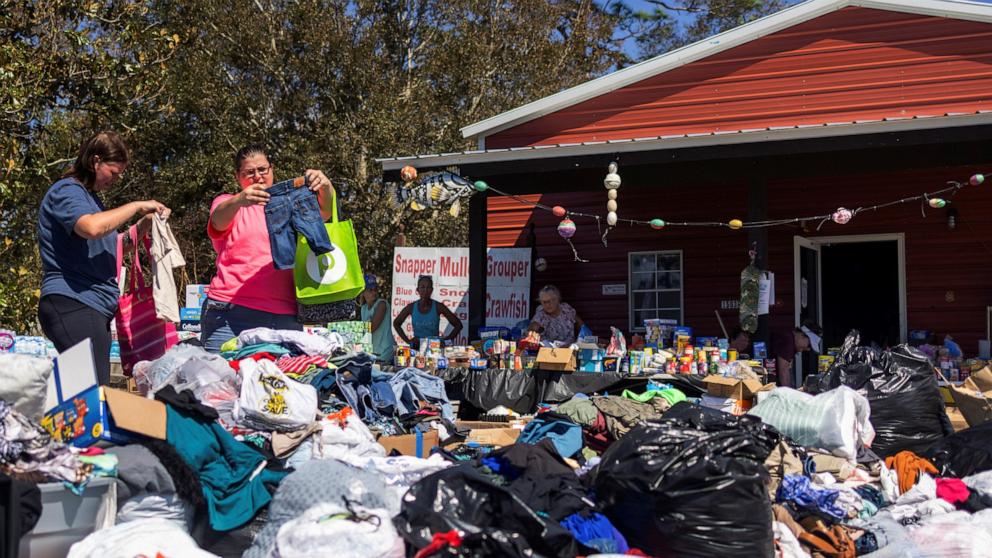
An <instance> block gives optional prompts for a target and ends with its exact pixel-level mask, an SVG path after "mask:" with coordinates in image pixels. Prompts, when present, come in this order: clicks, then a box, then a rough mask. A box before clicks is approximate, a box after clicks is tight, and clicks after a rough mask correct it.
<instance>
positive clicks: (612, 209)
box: [606, 200, 617, 213]
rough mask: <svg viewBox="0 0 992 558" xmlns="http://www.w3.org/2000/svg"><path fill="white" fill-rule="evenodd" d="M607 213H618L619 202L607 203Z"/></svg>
mask: <svg viewBox="0 0 992 558" xmlns="http://www.w3.org/2000/svg"><path fill="white" fill-rule="evenodd" d="M606 211H610V212H613V213H616V212H617V200H609V201H607V202H606Z"/></svg>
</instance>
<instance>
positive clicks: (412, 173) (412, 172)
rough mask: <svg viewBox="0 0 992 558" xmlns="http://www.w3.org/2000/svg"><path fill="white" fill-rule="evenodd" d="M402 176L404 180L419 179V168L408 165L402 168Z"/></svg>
mask: <svg viewBox="0 0 992 558" xmlns="http://www.w3.org/2000/svg"><path fill="white" fill-rule="evenodd" d="M400 178H401V179H403V182H413V181H414V180H416V179H417V169H415V168H413V167H411V166H410V165H407V166H405V167H403V168H401V169H400Z"/></svg>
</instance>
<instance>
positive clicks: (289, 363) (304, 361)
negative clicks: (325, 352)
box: [276, 355, 327, 374]
mask: <svg viewBox="0 0 992 558" xmlns="http://www.w3.org/2000/svg"><path fill="white" fill-rule="evenodd" d="M276 366H278V367H279V370H282V371H283V372H284V373H286V374H303V373H304V372H306V371H307V370H310V367H315V368H327V359H326V358H324V357H322V356H320V355H314V356H309V355H301V356H297V357H291V356H284V357H281V358H280V359H279V360H277V361H276Z"/></svg>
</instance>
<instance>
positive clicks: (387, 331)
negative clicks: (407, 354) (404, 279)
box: [361, 298, 395, 362]
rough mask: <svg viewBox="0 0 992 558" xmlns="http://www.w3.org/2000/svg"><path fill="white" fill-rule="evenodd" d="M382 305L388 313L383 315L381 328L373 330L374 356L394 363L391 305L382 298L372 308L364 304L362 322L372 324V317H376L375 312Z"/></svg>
mask: <svg viewBox="0 0 992 558" xmlns="http://www.w3.org/2000/svg"><path fill="white" fill-rule="evenodd" d="M380 304H382V305H384V306H385V307H386V312H385V314H383V317H382V322H380V323H379V327H378V328H376V329H374V330H372V354H374V355H375V356H376V357H377V358H378V359H379V360H381V361H385V362H392V361H393V351H394V346H395V344H394V342H393V331H392V328H391V327H390V326H391V324H392V321H391V320H390V314H389V303H388V302H386V301H385V300H383V299H381V298H380V299H378V300H376V301H375V302H373V303H372V306H368V305H367V304H365V303H364V302H363V303H362V307H361V309H362V321H363V322H371V321H372V316H374V315H375V310H376V308H378V307H379V305H380Z"/></svg>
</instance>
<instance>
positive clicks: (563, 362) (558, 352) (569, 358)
mask: <svg viewBox="0 0 992 558" xmlns="http://www.w3.org/2000/svg"><path fill="white" fill-rule="evenodd" d="M534 368H536V369H538V370H548V371H551V372H575V351H573V350H572V349H569V348H567V347H560V348H557V349H555V348H551V347H541V350H540V351H538V352H537V361H536V362H535V363H534Z"/></svg>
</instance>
